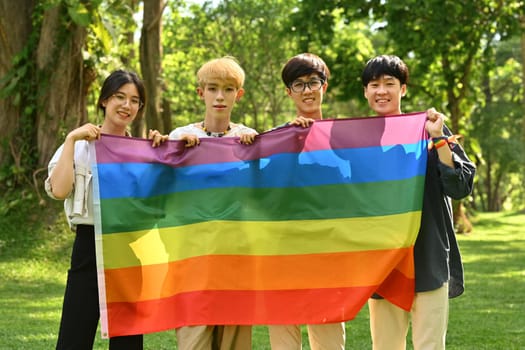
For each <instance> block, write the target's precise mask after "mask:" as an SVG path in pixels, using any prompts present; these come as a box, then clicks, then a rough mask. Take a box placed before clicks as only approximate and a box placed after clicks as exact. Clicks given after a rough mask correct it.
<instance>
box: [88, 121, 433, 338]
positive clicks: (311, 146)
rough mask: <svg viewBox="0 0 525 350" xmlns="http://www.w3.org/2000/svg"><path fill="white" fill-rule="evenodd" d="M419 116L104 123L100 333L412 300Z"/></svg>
mask: <svg viewBox="0 0 525 350" xmlns="http://www.w3.org/2000/svg"><path fill="white" fill-rule="evenodd" d="M425 120H426V114H425V113H414V114H405V115H400V116H391V117H369V118H352V119H334V120H321V121H316V122H315V123H313V125H312V126H311V127H309V128H301V127H295V126H288V127H283V128H280V129H276V130H273V131H270V132H266V133H263V134H261V135H259V136H257V138H256V140H255V142H254V144H252V145H242V144H240V143H239V139H238V138H227V137H224V138H208V139H202V140H201V143H200V145H199V146H196V147H193V148H186V147H185V145H184V143H183V142H180V141H168V142H166V143H165V144H163V145H162V146H161V147H158V148H152V147H151V141H149V140H144V139H136V138H126V137H116V136H108V135H103V136H102V138H101V139H100V140H99V141H97V142H94V145H92V147H94V149H92V152H91V153H96V160H95V163H93V179H94V181H93V183H94V186H93V187H94V193H95V196H94V198H95V199H94V207H95V221H96V222H95V231H96V233H95V235H96V248H97V265H98V266H97V268H98V282H99V295H100V310H101V327H102V336H103V337H114V336H122V335H129V334H144V333H151V332H157V331H161V330H166V329H172V328H177V327H181V326H185V325H256V324H266V325H267V324H319V323H330V322H340V321H347V320H351V319H353V318H354V317H355V316H356V314H357V313H358V312H359V310H360V309H361V308H362V306H363V305H364V304H365V303H366V301H367V299H368V298H369V297H370V296H371V295H372V294H373V293H379V294H380V295H382V296H383V297H384V298H386V299H388V300H389V301H391V302H392V303H394V304H396V305H398V306H400V307H402V308H404V309H406V310H409V309H410V305H411V303H412V300H413V297H414V266H413V245H414V242H415V239H416V236H417V232H418V230H419V225H420V218H421V208H422V198H423V189H424V182H425V181H424V179H425V170H426V160H427V140H426V132H425V129H424V125H425Z"/></svg>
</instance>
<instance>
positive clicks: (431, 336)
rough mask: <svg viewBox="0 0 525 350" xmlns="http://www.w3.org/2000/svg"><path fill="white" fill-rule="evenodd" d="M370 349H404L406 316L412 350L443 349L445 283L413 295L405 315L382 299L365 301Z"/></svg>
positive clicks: (446, 312)
mask: <svg viewBox="0 0 525 350" xmlns="http://www.w3.org/2000/svg"><path fill="white" fill-rule="evenodd" d="M368 307H369V309H370V333H371V335H372V349H373V350H405V349H406V337H407V334H408V327H409V323H410V317H411V318H412V320H411V321H412V344H413V345H414V350H444V349H445V338H446V335H447V324H448V283H445V284H444V285H443V286H442V287H441V288H438V289H435V290H432V291H429V292H420V293H416V296H415V298H414V303H413V304H412V309H411V310H410V312H407V311H405V310H403V309H401V308H399V307H397V306H395V305H393V304H391V303H390V302H388V301H387V300H384V299H369V300H368Z"/></svg>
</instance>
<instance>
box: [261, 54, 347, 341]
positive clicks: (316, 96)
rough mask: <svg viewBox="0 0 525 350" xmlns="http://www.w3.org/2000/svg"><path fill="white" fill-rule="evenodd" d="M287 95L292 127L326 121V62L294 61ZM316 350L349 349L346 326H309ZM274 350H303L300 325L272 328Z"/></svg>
mask: <svg viewBox="0 0 525 350" xmlns="http://www.w3.org/2000/svg"><path fill="white" fill-rule="evenodd" d="M281 77H282V80H283V82H284V85H285V86H286V93H287V94H288V96H290V98H291V99H292V101H293V102H294V104H295V110H296V118H295V119H294V120H293V121H292V122H290V123H289V124H291V125H297V126H302V127H308V126H309V125H310V124H311V123H313V122H314V121H315V120H320V119H323V111H322V108H321V105H322V103H323V96H324V94H325V92H326V89H327V88H328V78H329V77H330V71H329V70H328V67H327V66H326V64H325V62H324V61H323V60H322V59H321V58H320V57H318V56H316V55H314V54H311V53H302V54H299V55H297V56H294V57H292V58H291V59H290V60H289V61H288V62H287V63H286V65H285V66H284V68H283V70H282V73H281ZM307 329H308V339H309V342H310V348H311V349H312V350H339V349H344V347H345V326H344V323H341V322H340V323H327V324H311V325H307ZM268 330H269V335H270V344H271V347H272V350H300V349H302V339H301V328H300V326H299V325H270V326H268Z"/></svg>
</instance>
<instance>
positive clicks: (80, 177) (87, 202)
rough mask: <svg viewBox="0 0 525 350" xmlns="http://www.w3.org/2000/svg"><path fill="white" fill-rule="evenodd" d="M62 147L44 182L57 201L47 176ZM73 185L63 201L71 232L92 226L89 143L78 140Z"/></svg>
mask: <svg viewBox="0 0 525 350" xmlns="http://www.w3.org/2000/svg"><path fill="white" fill-rule="evenodd" d="M63 149H64V145H63V144H62V145H61V146H60V147H59V148H58V149H57V150H56V152H55V154H54V155H53V157H52V158H51V161H50V162H49V165H48V177H47V179H46V181H45V189H46V192H47V194H48V196H50V197H51V198H53V199H58V198H56V197H55V196H54V195H53V192H52V191H51V182H50V181H49V176H50V175H51V173H52V172H53V169H54V168H55V166H56V164H57V162H58V159H59V158H60V155H61V154H62V150H63ZM74 172H75V176H74V183H73V190H72V191H71V193H70V194H69V196H68V197H67V198H66V199H65V200H64V211H65V213H66V217H67V221H68V223H69V227H71V229H72V230H74V229H75V227H76V225H79V224H84V225H93V224H94V221H93V194H92V193H93V184H92V181H91V180H92V177H93V176H92V172H91V164H90V159H89V142H88V141H85V140H80V141H76V142H75V155H74Z"/></svg>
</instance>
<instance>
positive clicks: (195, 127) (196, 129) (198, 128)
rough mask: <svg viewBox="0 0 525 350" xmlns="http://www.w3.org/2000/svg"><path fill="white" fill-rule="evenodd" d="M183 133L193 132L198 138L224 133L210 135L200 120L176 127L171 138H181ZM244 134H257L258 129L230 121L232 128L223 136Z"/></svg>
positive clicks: (171, 133)
mask: <svg viewBox="0 0 525 350" xmlns="http://www.w3.org/2000/svg"><path fill="white" fill-rule="evenodd" d="M183 134H191V135H195V136H197V137H198V138H205V137H218V134H222V133H210V135H208V134H207V132H206V131H204V130H203V129H202V122H199V123H193V124H189V125H186V126H181V127H178V128H176V129H175V130H173V131H172V132H170V135H169V139H170V140H180V139H181V138H182V135H183ZM244 134H257V131H255V130H254V129H252V128H249V127H247V126H244V125H242V124H234V123H230V130H228V132H227V133H225V134H224V135H223V136H222V137H238V136H241V135H244Z"/></svg>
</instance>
